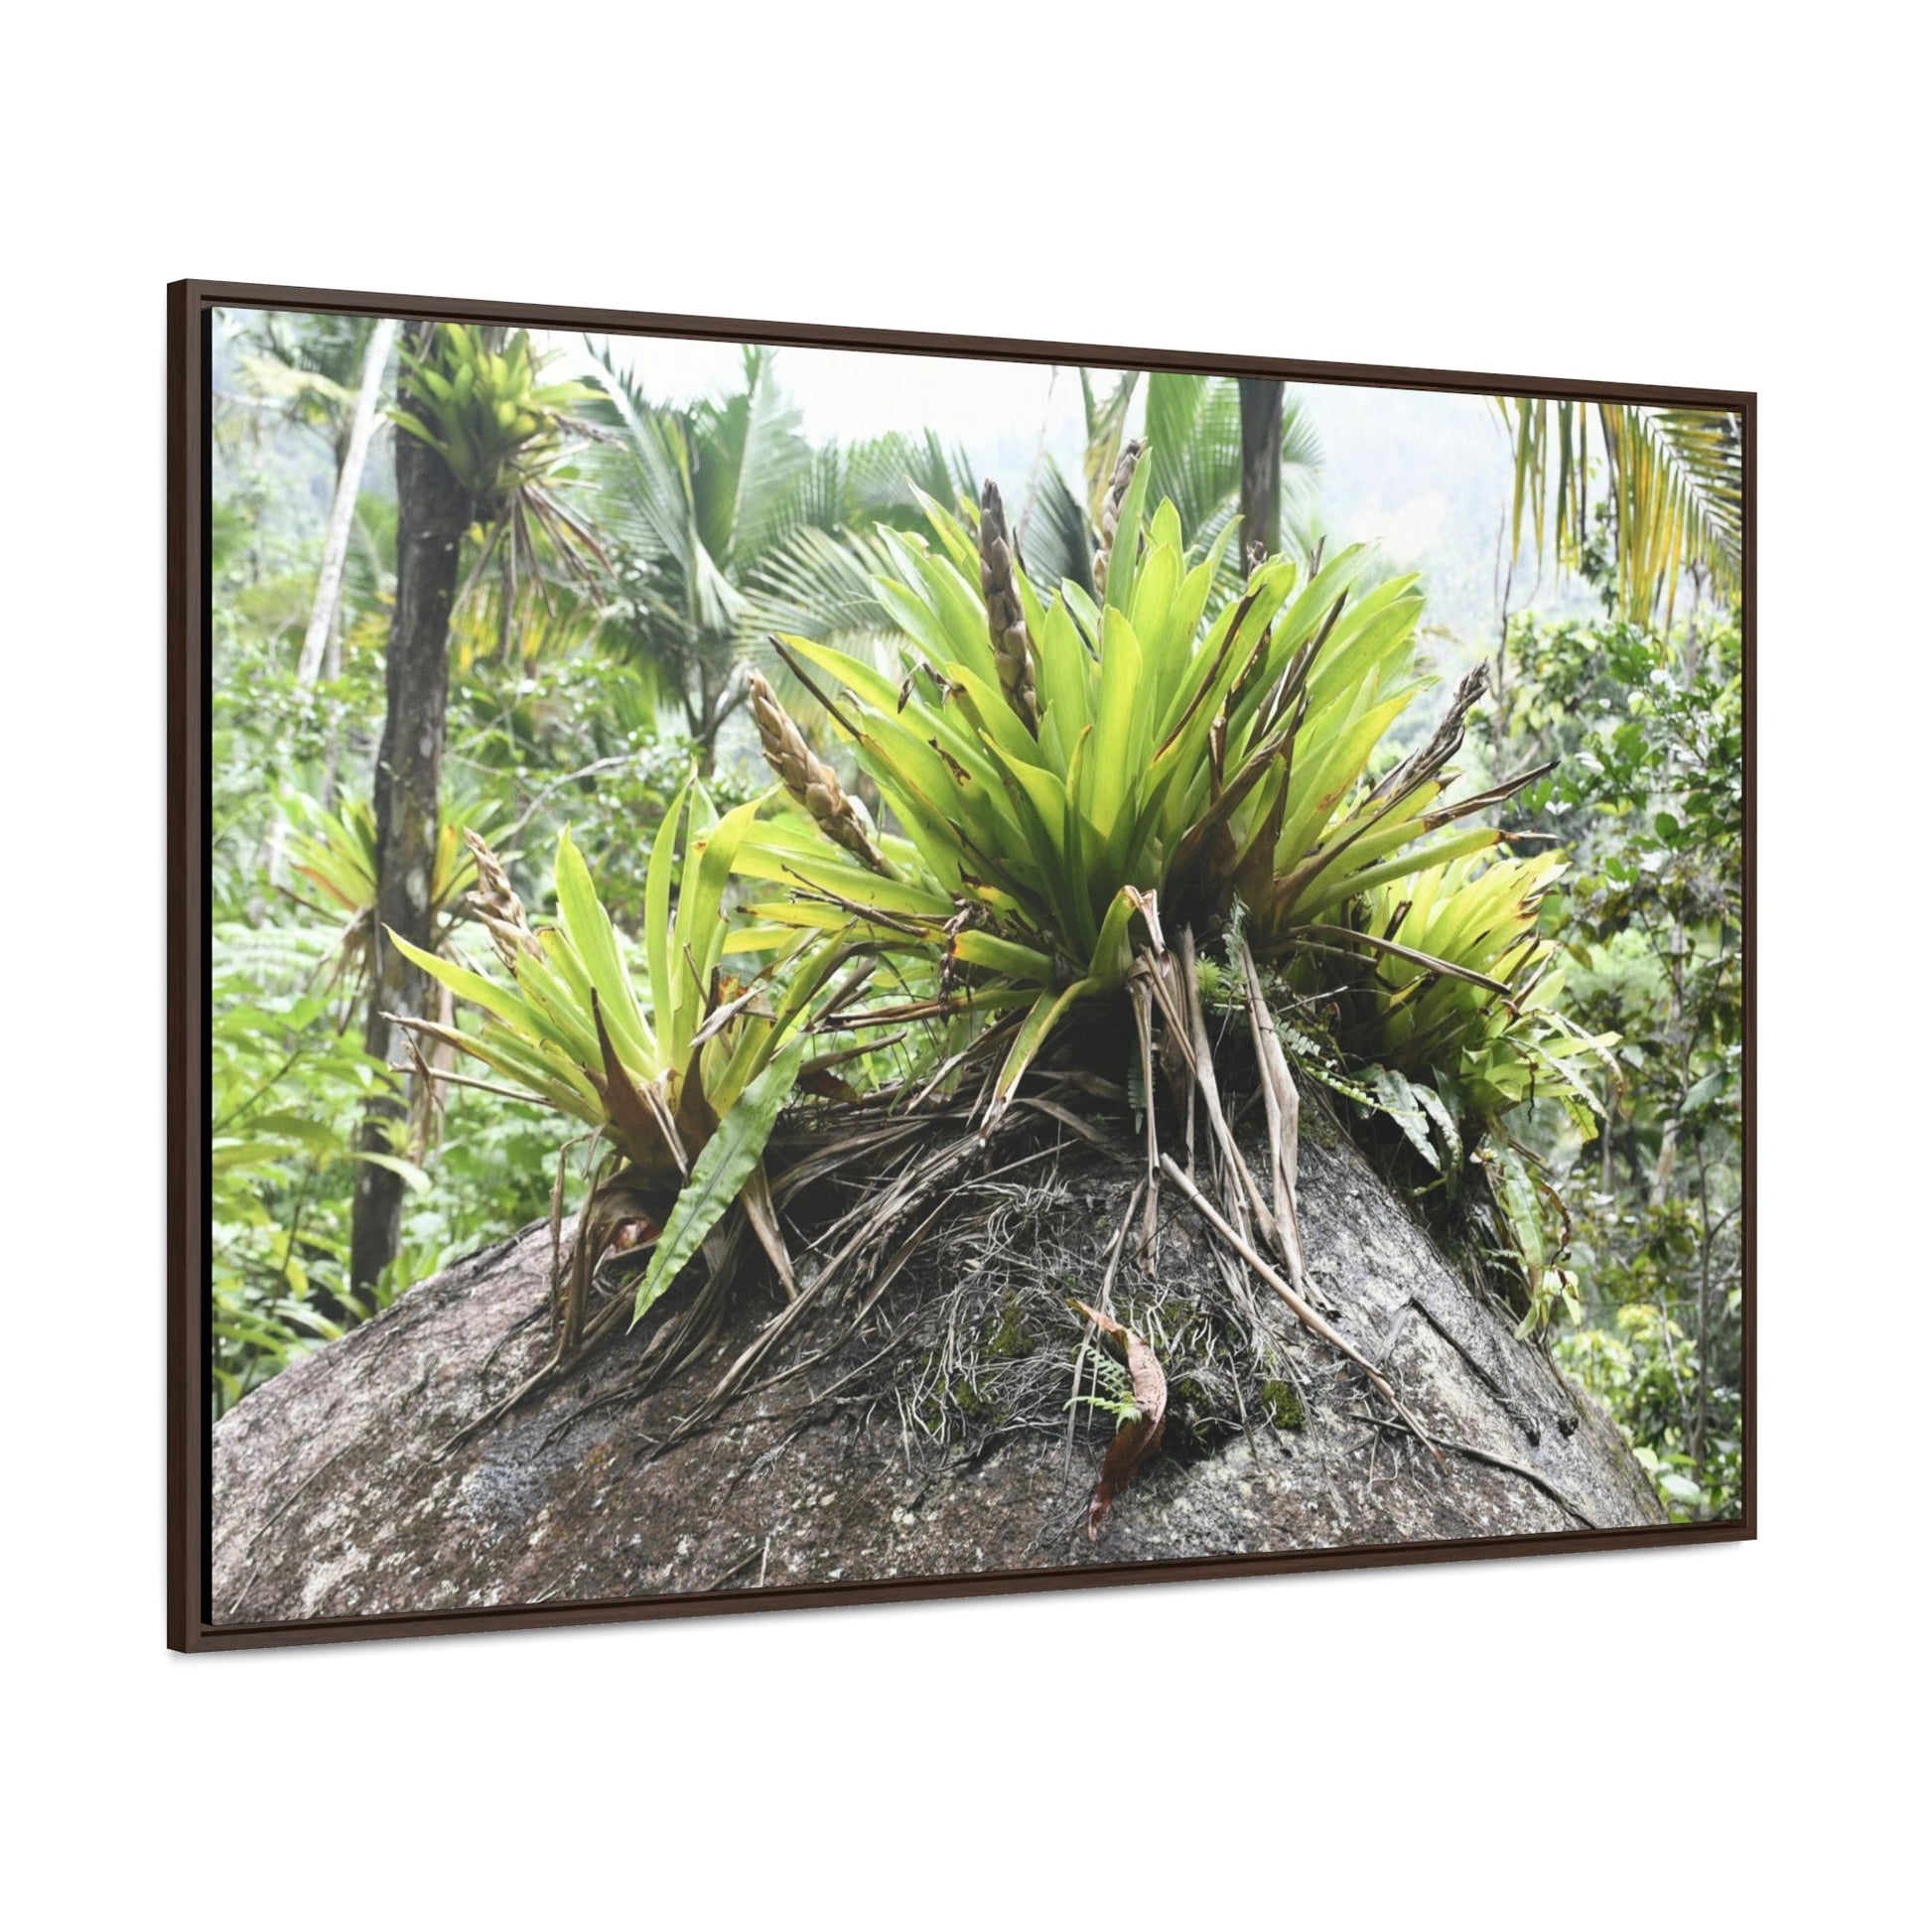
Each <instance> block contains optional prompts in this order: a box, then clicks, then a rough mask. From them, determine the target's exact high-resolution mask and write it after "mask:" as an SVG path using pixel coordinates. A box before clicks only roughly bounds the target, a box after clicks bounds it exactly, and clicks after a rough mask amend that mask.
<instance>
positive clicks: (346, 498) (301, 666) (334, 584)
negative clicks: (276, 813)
mask: <svg viewBox="0 0 1932 1932" xmlns="http://www.w3.org/2000/svg"><path fill="white" fill-rule="evenodd" d="M399 326H400V325H398V324H397V323H395V322H392V321H390V320H388V319H387V318H384V319H383V320H382V321H380V322H378V323H377V324H376V325H375V327H374V329H373V330H371V331H370V333H369V345H368V350H367V352H366V353H365V354H364V356H363V358H362V382H361V386H360V387H359V388H358V389H357V390H356V392H355V412H354V414H353V415H352V416H351V417H350V419H349V426H348V440H347V441H346V443H345V444H344V446H343V453H342V458H341V461H340V462H339V463H338V465H337V467H336V496H335V500H334V501H333V502H332V503H331V504H330V506H329V526H328V528H327V530H326V531H325V532H324V534H323V539H322V573H321V575H320V576H319V577H318V578H317V579H316V596H315V602H314V603H313V604H312V605H311V606H310V607H309V627H308V629H307V630H306V631H305V632H304V633H303V637H302V651H301V654H300V655H299V656H298V657H297V658H296V661H295V697H296V703H297V704H298V705H301V704H303V703H304V702H305V701H306V700H307V698H308V696H309V694H310V693H311V692H312V691H313V690H314V689H315V688H316V680H317V678H319V677H320V676H321V675H322V673H323V669H324V666H325V664H327V665H329V666H330V667H331V668H332V669H333V668H334V666H336V665H338V664H340V663H341V661H342V659H341V652H340V645H339V642H338V639H339V637H340V635H341V632H340V629H339V626H338V621H339V619H340V618H341V616H342V608H343V571H344V569H345V567H346V565H347V563H348V539H349V534H350V532H351V531H352V530H353V529H354V527H355V501H356V498H357V497H358V496H359V495H360V494H361V493H362V473H363V472H364V471H365V470H366V469H367V468H368V462H369V445H370V444H371V443H372V442H373V441H374V440H375V408H376V404H377V403H378V402H379V401H380V400H381V396H382V371H383V370H384V369H385V368H387V367H388V365H389V351H390V349H391V348H393V347H394V346H395V341H396V330H397V328H398V327H399ZM331 723H332V726H333V727H334V728H335V729H338V730H339V729H340V725H339V723H338V721H335V720H332V721H331ZM328 764H329V770H328V772H327V773H326V774H325V777H324V782H323V793H324V797H323V803H324V806H325V808H326V807H327V806H329V805H331V804H333V802H334V800H333V797H332V796H331V795H330V794H331V793H333V791H334V788H335V764H336V747H335V744H334V743H333V732H332V743H331V746H330V751H329V757H328ZM287 839H288V825H287V823H286V821H284V820H283V819H281V818H280V817H277V819H276V821H275V824H274V827H273V829H272V830H271V831H270V832H269V835H268V878H269V883H270V885H273V886H279V885H280V884H281V883H282V872H283V857H282V855H283V850H284V847H285V846H286V843H287Z"/></svg>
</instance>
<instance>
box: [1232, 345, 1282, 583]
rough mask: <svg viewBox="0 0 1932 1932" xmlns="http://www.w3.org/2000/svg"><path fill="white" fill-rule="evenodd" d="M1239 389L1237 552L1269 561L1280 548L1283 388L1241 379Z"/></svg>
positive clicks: (1262, 378)
mask: <svg viewBox="0 0 1932 1932" xmlns="http://www.w3.org/2000/svg"><path fill="white" fill-rule="evenodd" d="M1240 384H1241V548H1242V550H1243V551H1244V552H1246V551H1248V550H1249V549H1250V548H1251V546H1253V545H1254V544H1257V543H1258V544H1260V545H1261V547H1262V549H1263V550H1264V551H1265V552H1267V553H1268V554H1269V555H1270V556H1272V555H1273V554H1274V553H1275V552H1276V551H1277V550H1279V549H1280V548H1281V543H1282V385H1281V384H1280V383H1279V382H1275V381H1272V380H1270V379H1269V378H1268V377H1266V376H1250V375H1244V376H1242V377H1241V378H1240Z"/></svg>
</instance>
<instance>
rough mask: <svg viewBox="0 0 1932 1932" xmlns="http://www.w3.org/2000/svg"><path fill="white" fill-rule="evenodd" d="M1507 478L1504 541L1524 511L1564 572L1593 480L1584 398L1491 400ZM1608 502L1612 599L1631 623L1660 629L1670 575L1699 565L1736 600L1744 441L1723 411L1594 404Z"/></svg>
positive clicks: (1576, 558)
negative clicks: (1510, 472) (1504, 433)
mask: <svg viewBox="0 0 1932 1932" xmlns="http://www.w3.org/2000/svg"><path fill="white" fill-rule="evenodd" d="M1496 403H1497V407H1498V409H1499V410H1500V411H1501V413H1502V418H1503V422H1504V424H1505V426H1506V427H1507V429H1508V431H1509V435H1510V440H1511V445H1512V459H1513V463H1514V479H1513V483H1512V493H1511V503H1510V540H1511V545H1512V549H1513V550H1514V552H1515V553H1516V554H1521V551H1522V547H1523V523H1524V515H1525V512H1526V511H1527V512H1528V515H1529V521H1530V529H1531V535H1532V537H1533V539H1534V543H1535V549H1536V554H1537V556H1538V557H1539V558H1540V557H1542V556H1543V555H1545V554H1546V552H1550V553H1554V555H1555V558H1556V561H1557V565H1558V568H1559V569H1562V570H1574V569H1576V568H1578V567H1579V566H1580V564H1581V563H1582V560H1583V554H1584V545H1585V541H1586V539H1587V534H1588V530H1587V523H1588V516H1589V488H1590V481H1591V453H1590V415H1591V408H1592V406H1591V405H1588V404H1586V403H1583V402H1579V401H1575V400H1569V401H1555V402H1552V401H1551V400H1549V399H1547V398H1545V397H1540V396H1499V397H1498V398H1497V399H1496ZM1593 408H1594V414H1595V418H1596V436H1597V440H1598V442H1599V444H1600V446H1601V453H1602V459H1603V468H1604V473H1605V474H1604V482H1605V483H1606V485H1607V490H1608V497H1607V500H1608V503H1609V506H1610V509H1611V513H1612V514H1613V516H1614V518H1615V533H1616V560H1615V569H1616V600H1617V606H1618V609H1619V611H1620V612H1621V614H1622V615H1623V616H1624V617H1625V618H1627V619H1628V620H1630V621H1633V622H1638V623H1648V622H1652V621H1655V620H1656V619H1657V617H1658V615H1659V611H1660V607H1661V612H1662V617H1663V621H1665V623H1667V624H1668V622H1669V621H1670V618H1671V614H1672V612H1673V611H1674V609H1675V605H1676V598H1677V584H1678V579H1679V577H1680V576H1681V575H1682V574H1683V573H1684V572H1685V571H1686V570H1689V569H1692V568H1699V569H1702V570H1703V571H1705V572H1706V573H1707V574H1708V575H1709V577H1710V580H1711V587H1712V590H1713V591H1714V593H1715V594H1716V595H1717V596H1718V597H1720V598H1724V599H1726V600H1734V599H1735V598H1736V596H1737V594H1738V590H1739V586H1740V584H1741V582H1742V564H1743V503H1744V491H1743V444H1742V440H1741V438H1740V436H1739V434H1738V428H1737V419H1736V418H1735V417H1734V416H1733V415H1731V414H1730V413H1729V412H1728V411H1725V410H1711V409H1661V408H1651V407H1649V406H1647V405H1644V404H1640V403H1608V402H1605V403H1597V404H1595V405H1594V406H1593Z"/></svg>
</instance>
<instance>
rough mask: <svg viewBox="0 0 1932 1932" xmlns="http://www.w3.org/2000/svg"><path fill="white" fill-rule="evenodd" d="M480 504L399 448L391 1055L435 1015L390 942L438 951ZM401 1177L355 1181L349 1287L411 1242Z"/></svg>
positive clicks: (384, 1121)
mask: <svg viewBox="0 0 1932 1932" xmlns="http://www.w3.org/2000/svg"><path fill="white" fill-rule="evenodd" d="M470 518H471V505H470V501H469V498H468V497H467V496H466V495H465V494H464V491H463V489H462V487H461V485H460V484H459V483H457V481H456V479H455V478H454V477H453V476H452V475H451V474H450V470H449V466H448V465H447V464H445V463H444V461H443V459H442V458H441V457H440V456H438V455H437V453H436V452H435V451H434V450H432V449H431V448H430V447H429V445H428V444H427V443H425V442H423V441H422V439H421V438H420V437H415V436H399V437H397V438H396V608H395V614H394V616H393V618H392V619H391V621H390V624H389V651H388V662H387V679H388V707H387V711H386V713H385V715H384V718H383V723H382V745H381V749H380V750H379V752H378V753H377V755H376V762H375V842H376V899H375V913H376V927H375V944H374V955H373V956H374V965H373V969H372V971H371V972H370V975H369V1013H368V1023H367V1026H366V1028H365V1030H364V1034H363V1045H364V1046H365V1048H366V1049H367V1051H368V1052H369V1053H370V1054H372V1055H373V1056H374V1057H376V1058H378V1059H383V1060H386V1059H387V1058H388V1057H389V1052H390V1048H391V1045H392V1043H393V1042H392V1035H393V1032H394V1029H393V1028H392V1027H391V1025H390V1023H389V1021H388V1020H387V1019H385V1018H384V1015H386V1014H391V1013H399V1014H409V1015H416V1014H421V1013H423V1012H424V1011H425V1007H426V994H427V987H426V983H425V980H424V976H423V975H422V974H421V973H419V972H418V971H417V970H416V969H415V968H414V967H413V966H411V965H409V963H408V962H407V961H406V960H405V959H404V958H403V957H402V955H401V954H400V953H399V952H398V951H397V950H396V949H395V948H394V947H393V946H391V945H389V944H387V943H386V941H385V939H384V937H383V933H384V928H385V927H387V928H393V929H394V930H395V931H397V932H399V933H400V934H401V935H402V936H403V937H404V938H405V939H407V940H409V941H410V943H411V944H412V945H417V946H422V947H429V946H432V945H433V944H434V943H435V934H434V932H433V931H432V929H431V913H430V882H431V879H432V877H433V875H434V872H435V865H436V832H437V798H438V793H439V789H440V787H441V783H442V773H443V730H444V718H445V713H446V711H447V708H448V701H449V640H450V610H451V606H452V605H453V604H454V602H455V599H456V583H457V566H458V563H459V561H460V551H461V548H462V544H463V533H464V531H465V530H466V529H467V528H468V527H469V524H470ZM406 1113H407V1108H406V1105H405V1103H404V1100H403V1097H402V1095H401V1093H400V1091H398V1090H394V1089H392V1090H391V1091H390V1092H388V1093H386V1094H383V1095H381V1096H379V1097H378V1098H376V1099H375V1100H373V1101H371V1102H370V1105H369V1111H368V1114H367V1115H366V1117H365V1118H364V1121H363V1127H362V1146H363V1148H364V1150H366V1151H369V1152H374V1153H389V1152H392V1151H393V1149H394V1147H395V1145H396V1143H395V1141H394V1140H393V1139H392V1135H393V1133H394V1130H395V1128H396V1126H397V1125H398V1124H399V1123H401V1122H402V1121H403V1120H404V1118H405V1116H406ZM402 1192H403V1180H402V1176H401V1175H400V1174H397V1173H391V1172H390V1171H389V1170H388V1169H386V1168H380V1167H377V1166H375V1165H373V1164H372V1163H369V1162H363V1163H361V1164H360V1166H359V1167H358V1169H357V1173H356V1179H355V1205H354V1214H353V1218H352V1220H351V1223H350V1233H349V1280H350V1282H351V1283H352V1284H353V1285H354V1286H355V1287H357V1288H362V1287H365V1286H367V1285H368V1284H369V1283H371V1282H373V1281H374V1280H375V1279H376V1277H377V1276H378V1275H380V1274H381V1273H382V1271H383V1269H384V1268H386V1267H387V1266H388V1264H389V1263H390V1262H391V1261H392V1260H393V1259H394V1258H395V1253H396V1247H397V1244H398V1242H399V1240H400V1236H401V1224H402Z"/></svg>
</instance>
